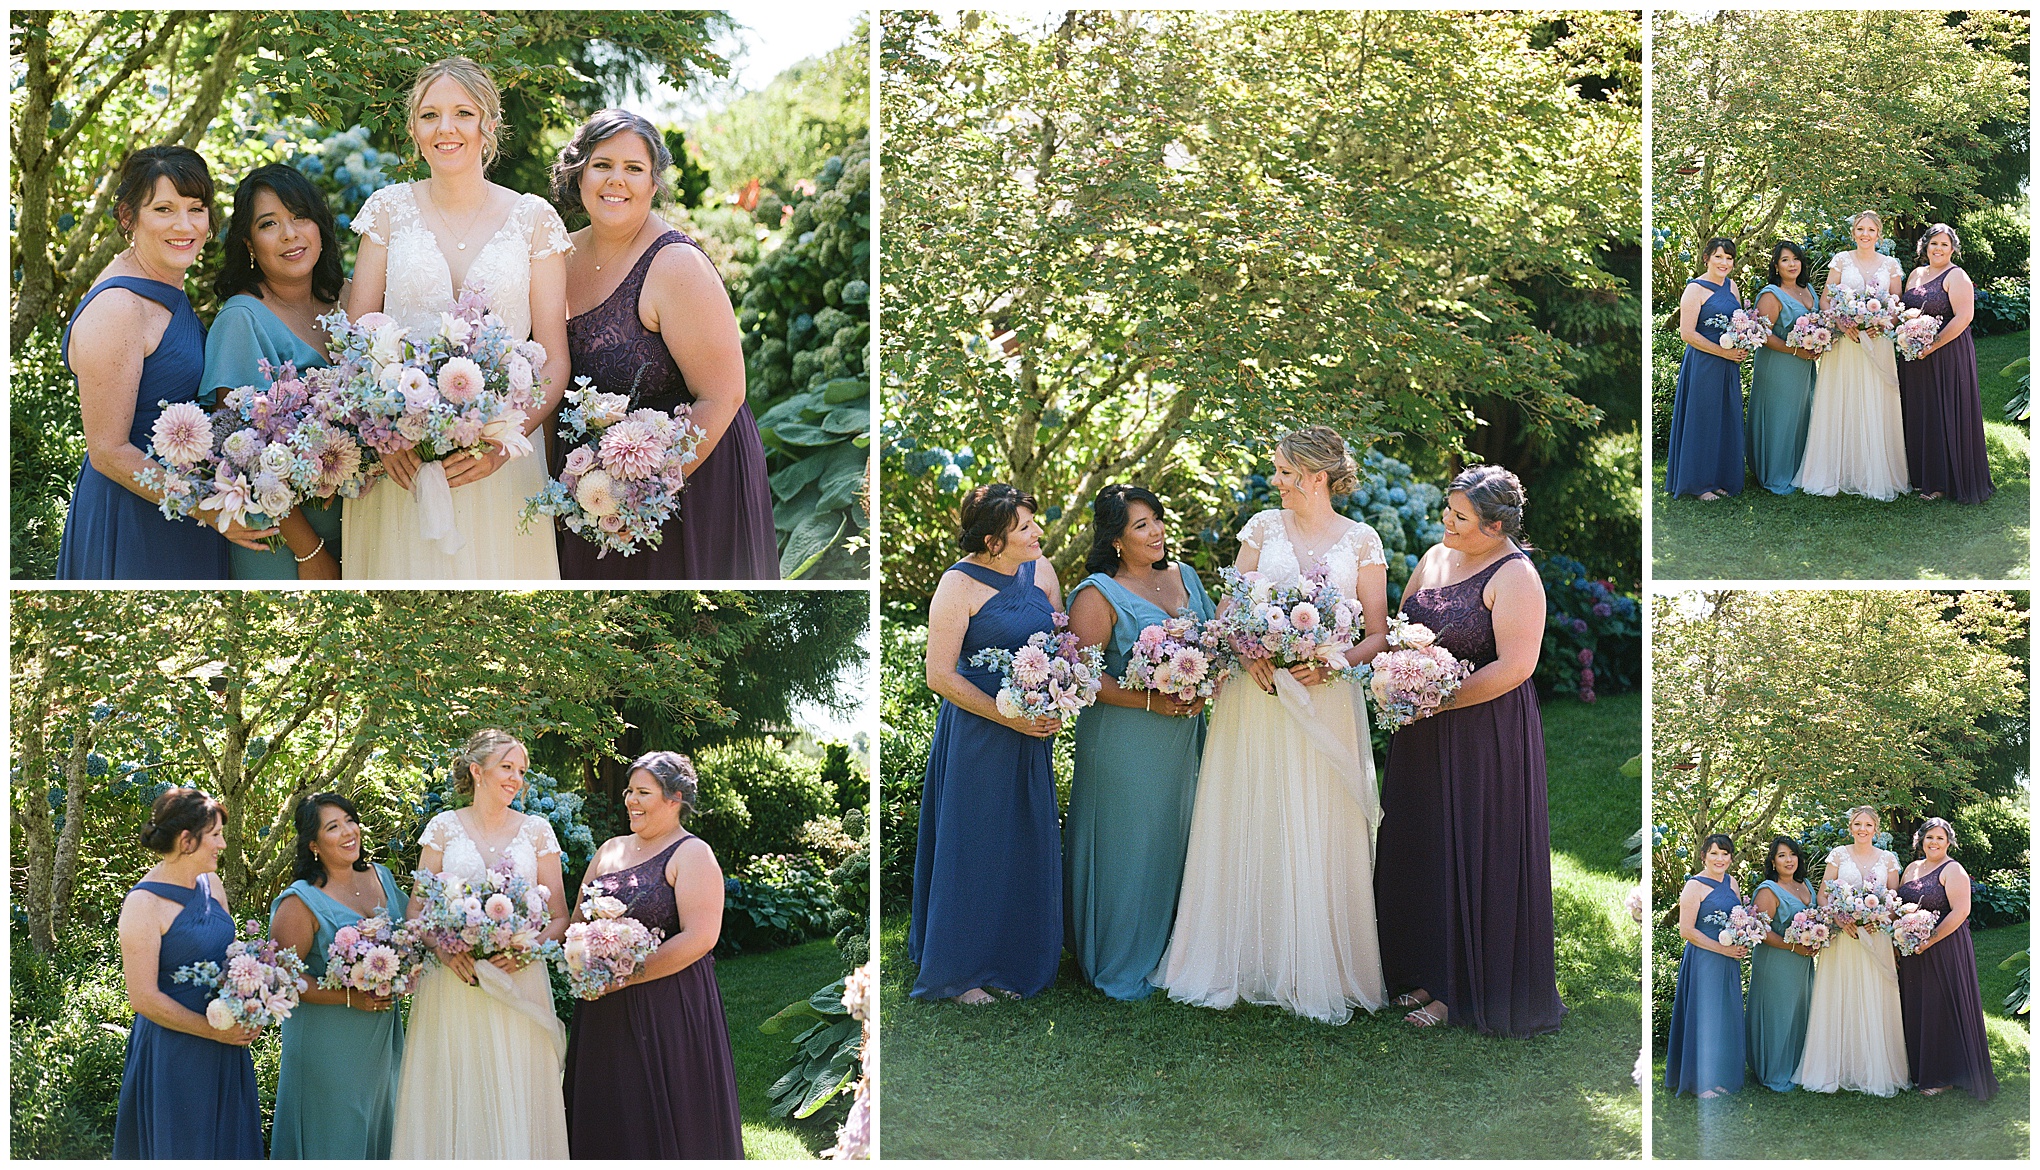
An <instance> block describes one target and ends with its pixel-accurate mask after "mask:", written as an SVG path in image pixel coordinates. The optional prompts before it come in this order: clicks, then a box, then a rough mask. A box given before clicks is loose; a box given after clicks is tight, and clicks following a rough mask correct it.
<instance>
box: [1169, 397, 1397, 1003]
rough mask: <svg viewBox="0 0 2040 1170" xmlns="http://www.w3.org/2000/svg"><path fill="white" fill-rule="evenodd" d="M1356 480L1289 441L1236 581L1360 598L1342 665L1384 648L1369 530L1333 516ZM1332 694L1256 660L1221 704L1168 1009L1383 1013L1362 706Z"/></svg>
mask: <svg viewBox="0 0 2040 1170" xmlns="http://www.w3.org/2000/svg"><path fill="white" fill-rule="evenodd" d="M1354 472H1355V468H1354V464H1353V457H1352V455H1351V454H1350V453H1349V452H1348V451H1347V450H1346V444H1345V440H1344V439H1342V438H1340V437H1339V434H1338V432H1336V431H1334V430H1332V429H1331V428H1329V427H1322V426H1314V427H1307V428H1305V429H1304V430H1301V431H1296V432H1293V433H1291V434H1288V435H1285V436H1283V438H1282V440H1281V442H1280V443H1278V444H1277V446H1276V453H1275V477H1274V479H1273V480H1272V482H1273V483H1274V485H1275V487H1276V489H1277V490H1278V491H1280V492H1281V494H1282V502H1283V504H1284V507H1282V508H1281V509H1273V510H1270V511H1266V512H1262V513H1260V514H1259V515H1257V516H1255V517H1254V518H1253V519H1251V520H1249V521H1248V522H1247V524H1246V527H1245V528H1243V529H1241V531H1240V555H1239V560H1238V562H1237V567H1238V568H1239V569H1240V570H1241V571H1242V572H1245V571H1248V570H1255V569H1258V570H1259V571H1260V572H1261V573H1262V574H1263V575H1264V576H1266V577H1269V578H1271V579H1272V580H1273V581H1274V582H1275V583H1276V584H1278V585H1281V584H1292V583H1294V582H1296V581H1297V580H1299V579H1301V578H1302V577H1304V576H1306V575H1312V574H1325V575H1327V576H1328V577H1329V579H1330V580H1331V582H1332V584H1334V585H1336V586H1337V587H1338V589H1339V592H1340V593H1341V594H1343V595H1344V596H1347V597H1355V598H1358V599H1359V600H1360V602H1361V605H1362V607H1363V609H1364V610H1365V612H1366V617H1365V621H1366V632H1367V637H1366V639H1365V640H1364V641H1362V642H1361V643H1360V645H1359V646H1358V647H1357V648H1355V650H1354V651H1353V652H1352V653H1351V654H1350V655H1349V659H1350V661H1351V662H1354V663H1360V662H1366V661H1369V660H1371V659H1372V658H1373V657H1374V655H1376V654H1378V653H1380V652H1381V651H1382V650H1384V649H1386V648H1387V645H1388V641H1387V635H1386V631H1387V628H1388V613H1387V610H1388V574H1387V567H1386V564H1385V560H1384V558H1383V556H1382V549H1381V538H1380V537H1379V536H1378V535H1377V534H1376V533H1375V531H1374V529H1372V528H1370V527H1368V526H1367V525H1365V524H1360V523H1356V522H1354V521H1352V520H1349V519H1347V518H1346V517H1344V516H1341V515H1339V514H1338V513H1337V512H1335V511H1333V510H1332V503H1331V496H1332V493H1334V492H1348V491H1351V490H1352V489H1353V485H1354ZM1324 678H1325V674H1324V671H1323V670H1322V668H1319V667H1297V668H1294V669H1293V670H1292V671H1281V672H1278V671H1276V670H1274V669H1273V668H1271V667H1270V666H1269V665H1268V663H1267V662H1266V660H1258V661H1254V662H1251V663H1249V665H1248V668H1247V670H1246V671H1245V672H1243V673H1239V674H1235V675H1234V676H1233V677H1232V678H1231V679H1230V680H1228V681H1227V683H1226V684H1225V686H1224V688H1223V689H1222V690H1220V692H1219V694H1218V697H1217V698H1216V699H1215V700H1214V701H1213V703H1212V706H1211V727H1210V729H1209V731H1208V732H1207V733H1206V736H1205V744H1204V760H1203V764H1202V766H1201V768H1200V770H1199V773H1198V778H1197V798H1196V803H1195V804H1194V806H1193V810H1192V813H1191V821H1190V848H1189V856H1188V858H1187V859H1186V861H1185V864H1184V868H1183V890H1182V894H1181V896H1180V897H1179V898H1178V900H1177V903H1176V922H1175V926H1174V928H1173V929H1172V931H1171V933H1170V936H1169V946H1168V949H1167V950H1166V951H1164V952H1163V954H1162V959H1161V963H1160V965H1159V966H1158V967H1157V968H1156V970H1155V973H1154V974H1153V975H1151V976H1149V982H1151V983H1153V984H1155V985H1156V986H1157V987H1162V988H1165V989H1167V991H1168V993H1169V998H1171V999H1174V1000H1178V1001H1181V1002H1184V1003H1194V1004H1201V1005H1203V1006H1206V1007H1213V1008H1227V1007H1231V1006H1232V1005H1233V1004H1234V1003H1235V1002H1237V1001H1238V1000H1242V999H1244V1000H1246V1001H1248V1002H1249V1003H1263V1004H1274V1005H1276V1006H1279V1007H1282V1008H1285V1009H1287V1010H1289V1011H1292V1012H1295V1013H1296V1014H1298V1015H1301V1016H1308V1017H1310V1018H1311V1019H1315V1020H1323V1021H1325V1022H1327V1023H1332V1024H1343V1023H1345V1022H1346V1021H1347V1020H1348V1019H1351V1018H1352V1014H1353V1008H1354V1007H1356V1006H1358V1007H1360V1008H1363V1009H1365V1010H1367V1011H1370V1012H1371V1011H1373V1010H1375V1009H1376V1008H1378V1007H1380V1006H1381V1002H1382V980H1381V949H1380V944H1379V942H1378V941H1377V940H1376V938H1375V925H1374V828H1375V825H1376V824H1377V823H1378V822H1379V820H1380V817H1381V812H1380V809H1381V804H1380V799H1379V796H1378V794H1377V790H1376V786H1375V777H1374V749H1373V745H1372V743H1371V741H1370V739H1369V736H1368V726H1367V705H1366V699H1365V697H1364V696H1363V695H1362V693H1361V690H1360V688H1359V687H1358V686H1355V685H1354V684H1352V683H1349V682H1345V681H1343V680H1333V681H1323V680H1324Z"/></svg>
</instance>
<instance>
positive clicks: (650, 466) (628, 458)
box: [602, 418, 666, 479]
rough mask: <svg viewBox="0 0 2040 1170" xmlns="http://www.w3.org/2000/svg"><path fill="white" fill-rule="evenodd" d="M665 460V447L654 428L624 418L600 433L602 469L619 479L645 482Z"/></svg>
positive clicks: (633, 419)
mask: <svg viewBox="0 0 2040 1170" xmlns="http://www.w3.org/2000/svg"><path fill="white" fill-rule="evenodd" d="M665 461H666V444H665V443H664V441H663V440H662V438H661V436H660V434H659V431H658V429H657V428H656V427H654V426H651V425H648V424H647V423H646V422H645V421H643V420H640V419H637V418H628V419H625V420H624V421H622V422H620V423H617V424H616V425H615V426H613V427H610V428H609V429H608V430H607V431H604V432H603V434H602V466H603V467H604V468H606V469H608V471H609V474H611V475H614V476H616V477H617V478H619V479H648V478H650V477H651V476H654V475H657V474H658V473H659V467H660V465H661V464H663V463H664V462H665Z"/></svg>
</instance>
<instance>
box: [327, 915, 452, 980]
mask: <svg viewBox="0 0 2040 1170" xmlns="http://www.w3.org/2000/svg"><path fill="white" fill-rule="evenodd" d="M431 953H432V948H431V945H430V944H429V943H427V942H426V941H425V939H423V938H422V937H420V936H418V935H417V934H414V933H412V931H411V929H410V927H409V924H408V923H406V924H399V923H397V922H394V921H392V920H391V919H390V917H389V915H387V914H375V915H371V916H369V917H367V918H363V919H361V920H360V921H358V922H352V923H349V924H348V925H346V926H343V927H341V928H340V929H338V930H336V931H334V932H333V942H332V944H331V945H330V946H328V947H327V948H326V973H325V974H324V975H322V976H320V977H319V986H320V987H323V988H325V989H326V990H328V991H338V990H341V989H342V988H346V989H348V990H351V991H360V992H365V993H367V994H369V995H382V996H392V997H394V996H399V995H409V994H411V992H412V991H413V990H415V989H416V988H417V986H418V976H419V974H420V973H421V972H423V971H424V969H425V960H426V958H427V957H428V956H429V955H430V954H431Z"/></svg>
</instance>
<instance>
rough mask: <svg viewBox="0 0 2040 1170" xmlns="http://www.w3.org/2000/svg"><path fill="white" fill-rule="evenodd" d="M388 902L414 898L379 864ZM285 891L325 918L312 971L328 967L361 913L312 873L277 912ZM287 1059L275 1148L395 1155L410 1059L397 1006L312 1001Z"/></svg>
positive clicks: (339, 1155)
mask: <svg viewBox="0 0 2040 1170" xmlns="http://www.w3.org/2000/svg"><path fill="white" fill-rule="evenodd" d="M375 873H376V877H377V878H379V879H381V881H382V888H383V898H384V902H383V907H384V909H386V910H388V911H389V912H390V913H392V914H395V915H397V916H401V915H402V914H403V912H404V906H405V904H406V902H407V899H406V897H405V895H404V893H403V891H401V890H399V889H398V888H397V879H395V878H394V877H391V876H390V871H389V870H387V869H384V868H383V867H382V866H380V865H378V866H376V867H375ZM285 898H296V899H298V900H299V901H301V902H303V903H304V904H305V908H306V909H308V910H310V911H311V912H312V914H313V915H314V916H315V917H317V918H318V920H319V934H318V937H317V938H316V939H315V940H313V942H312V953H311V954H310V955H308V956H306V958H305V972H306V975H305V978H306V979H307V980H308V981H309V982H311V983H313V984H315V985H316V984H317V983H318V980H319V977H320V976H322V975H324V974H325V973H326V949H327V948H328V947H330V946H332V945H333V936H334V934H336V933H338V932H339V930H340V928H341V927H343V926H348V925H351V924H353V923H356V922H359V921H361V915H359V914H356V913H355V912H354V911H353V909H351V908H350V907H348V906H347V905H345V904H344V903H342V902H340V901H339V900H338V899H336V898H334V897H333V896H332V895H330V894H328V893H326V891H324V890H322V889H320V888H319V887H317V886H315V885H313V884H312V883H310V882H308V881H296V882H292V883H291V884H290V887H289V888H288V889H286V890H284V891H283V892H282V893H281V894H278V895H277V896H276V901H274V902H271V903H270V904H269V914H270V917H271V919H272V920H274V918H275V916H276V908H277V907H278V906H281V905H282V904H283V900H284V899H285ZM281 1030H282V1033H283V1063H282V1066H281V1068H280V1070H279V1071H278V1073H277V1077H276V1118H275V1123H274V1125H273V1126H272V1128H271V1130H270V1134H269V1156H270V1157H271V1158H272V1159H279V1160H280V1159H285V1158H293V1159H295V1158H331V1159H345V1160H353V1161H358V1160H360V1159H363V1158H371V1159H378V1160H386V1159H388V1158H389V1156H390V1127H391V1126H392V1125H393V1124H394V1123H395V1121H396V1118H397V1074H398V1073H399V1071H401V1070H402V1068H403V1064H404V1025H403V1021H402V1020H401V1019H399V1018H398V1013H397V1012H396V1011H394V1010H391V1011H386V1012H366V1011H362V1010H361V1009H359V1008H351V1007H348V1006H347V1005H346V1004H338V1003H304V1004H299V1005H298V1006H297V1009H296V1010H295V1011H293V1012H291V1013H290V1018H289V1019H287V1020H285V1021H284V1022H283V1024H282V1026H281Z"/></svg>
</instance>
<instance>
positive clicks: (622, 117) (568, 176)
mask: <svg viewBox="0 0 2040 1170" xmlns="http://www.w3.org/2000/svg"><path fill="white" fill-rule="evenodd" d="M619 134H635V135H637V136H638V138H639V139H641V140H642V141H643V142H644V144H645V153H646V154H648V155H650V156H651V160H652V205H653V206H655V207H656V206H658V205H659V204H662V203H665V202H667V201H669V200H671V199H672V197H673V185H672V184H671V183H668V182H667V181H666V172H667V171H669V170H672V169H673V152H672V151H670V150H668V149H666V139H665V138H664V137H663V136H662V135H660V133H659V130H658V127H656V126H654V125H652V124H651V123H650V122H648V121H646V120H645V119H644V117H643V116H642V115H640V114H633V113H631V112H630V111H629V110H598V111H596V113H595V115H594V116H593V117H591V118H589V119H588V120H587V121H585V122H583V123H581V128H580V129H579V130H576V131H574V137H573V138H572V139H570V140H568V142H567V144H566V145H565V146H563V147H561V148H560V157H559V158H558V159H556V160H554V162H553V165H552V201H553V206H555V207H557V208H559V209H560V211H562V212H564V213H567V214H572V213H574V212H576V211H586V210H587V209H588V208H587V205H586V204H584V203H582V202H581V172H583V171H585V170H587V169H588V156H589V155H591V154H594V153H595V148H596V147H598V146H600V145H602V144H603V143H605V142H607V141H609V140H610V139H612V138H614V137H616V136H617V135H619Z"/></svg>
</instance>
